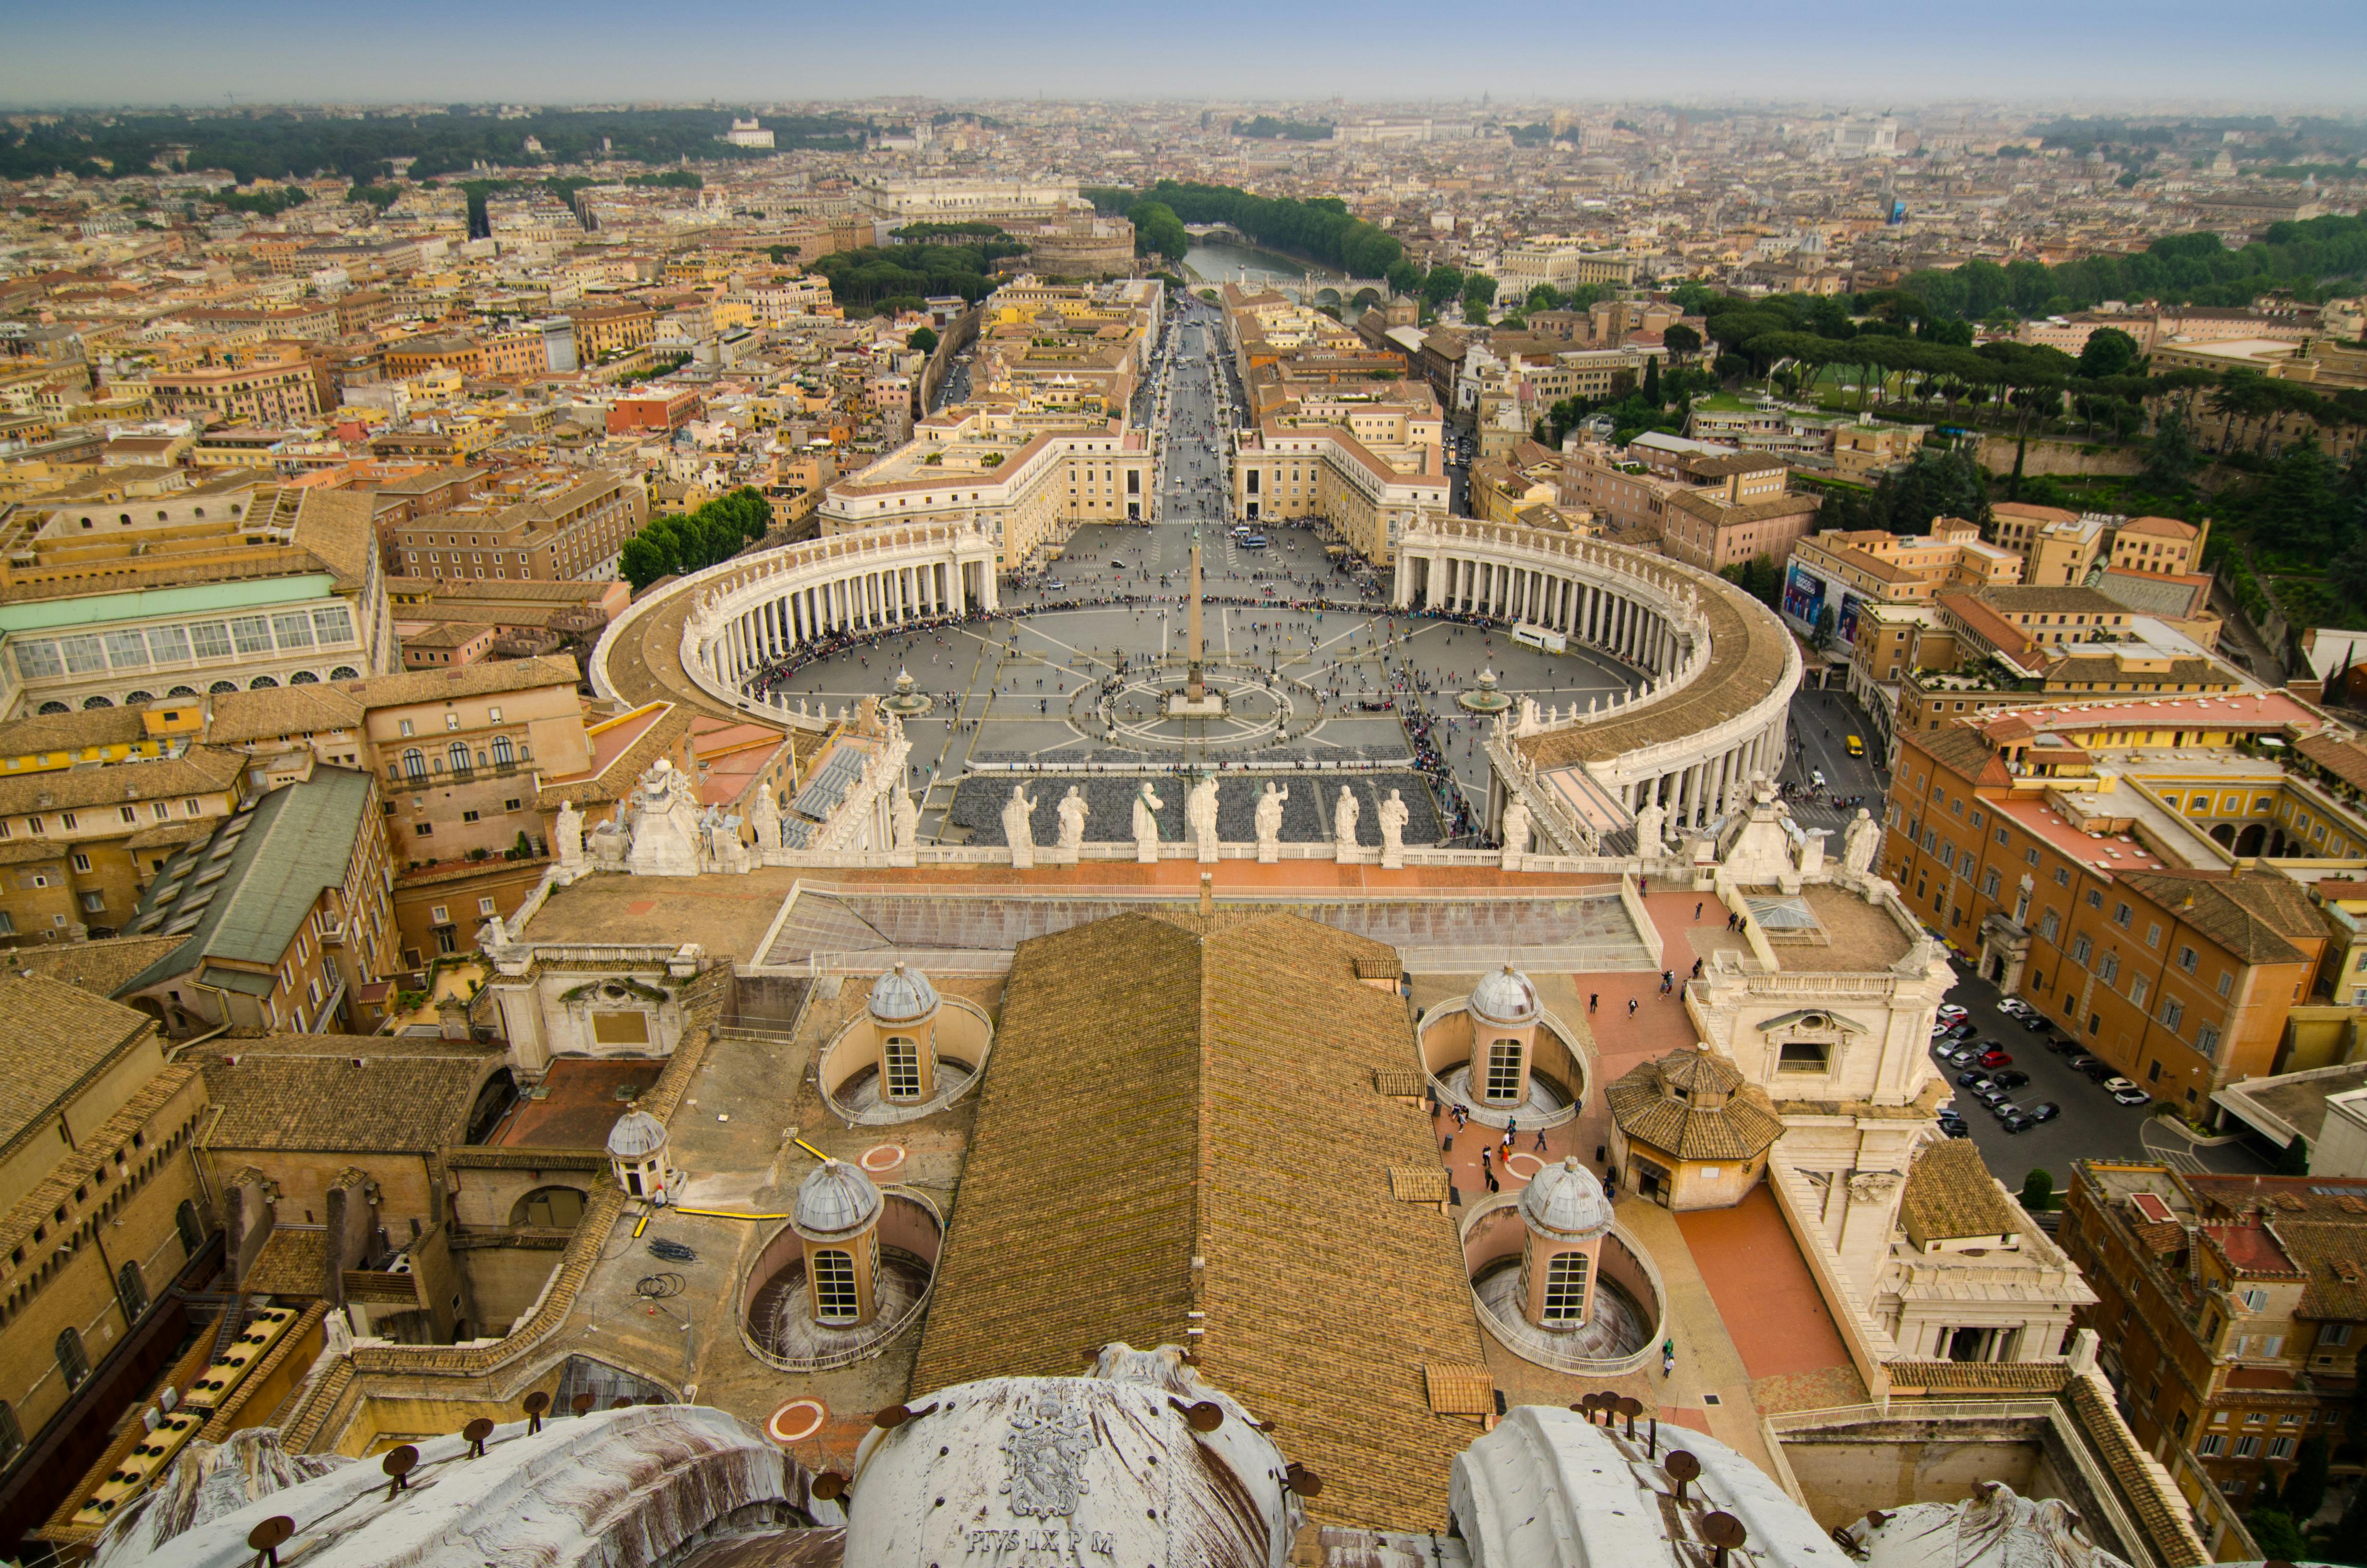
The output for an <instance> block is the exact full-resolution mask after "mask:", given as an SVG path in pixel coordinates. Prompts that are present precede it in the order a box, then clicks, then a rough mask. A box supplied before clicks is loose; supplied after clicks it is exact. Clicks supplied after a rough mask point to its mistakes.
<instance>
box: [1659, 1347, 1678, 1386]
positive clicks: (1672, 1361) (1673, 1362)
mask: <svg viewBox="0 0 2367 1568" xmlns="http://www.w3.org/2000/svg"><path fill="white" fill-rule="evenodd" d="M1676 1369H1677V1342H1676V1340H1675V1339H1673V1338H1670V1339H1664V1340H1662V1341H1660V1376H1661V1377H1662V1378H1667V1377H1669V1376H1670V1374H1672V1373H1673V1372H1675V1371H1676Z"/></svg>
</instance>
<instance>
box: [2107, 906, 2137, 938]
mask: <svg viewBox="0 0 2367 1568" xmlns="http://www.w3.org/2000/svg"><path fill="white" fill-rule="evenodd" d="M2135 914H2136V911H2135V910H2134V909H2131V908H2130V907H2129V906H2128V905H2127V904H2125V903H2116V904H2114V905H2113V906H2112V924H2113V925H2115V926H2119V927H2120V928H2121V929H2122V930H2124V931H2125V930H2127V929H2128V928H2129V920H2130V918H2131V917H2132V916H2133V915H2135Z"/></svg>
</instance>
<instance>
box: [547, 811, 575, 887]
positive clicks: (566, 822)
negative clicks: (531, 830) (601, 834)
mask: <svg viewBox="0 0 2367 1568" xmlns="http://www.w3.org/2000/svg"><path fill="white" fill-rule="evenodd" d="M550 842H551V846H552V847H553V848H554V849H556V850H557V851H558V852H559V864H560V868H561V869H562V870H569V871H572V870H574V869H576V868H577V867H579V866H581V865H583V812H579V811H577V810H576V809H575V804H574V802H573V801H560V802H559V815H558V816H557V817H556V818H554V819H552V822H551V826H550Z"/></svg>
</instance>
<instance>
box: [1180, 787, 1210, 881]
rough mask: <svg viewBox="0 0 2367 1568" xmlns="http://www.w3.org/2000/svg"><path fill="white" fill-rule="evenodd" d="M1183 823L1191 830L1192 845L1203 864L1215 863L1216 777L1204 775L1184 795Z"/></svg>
mask: <svg viewBox="0 0 2367 1568" xmlns="http://www.w3.org/2000/svg"><path fill="white" fill-rule="evenodd" d="M1183 822H1184V825H1185V826H1187V827H1189V828H1190V829H1191V830H1192V847H1193V849H1194V851H1195V855H1196V857H1197V858H1198V859H1199V862H1200V864H1202V865H1204V866H1213V865H1215V864H1216V863H1217V777H1216V775H1215V774H1213V773H1212V774H1208V775H1206V776H1204V777H1203V778H1201V779H1200V781H1199V782H1198V783H1196V784H1195V785H1193V786H1192V788H1191V790H1190V791H1189V792H1188V793H1186V794H1185V795H1184V797H1183Z"/></svg>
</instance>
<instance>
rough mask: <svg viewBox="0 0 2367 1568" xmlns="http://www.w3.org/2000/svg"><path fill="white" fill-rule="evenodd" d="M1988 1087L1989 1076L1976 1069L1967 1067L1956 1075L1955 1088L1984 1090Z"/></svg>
mask: <svg viewBox="0 0 2367 1568" xmlns="http://www.w3.org/2000/svg"><path fill="white" fill-rule="evenodd" d="M1988 1086H1989V1075H1988V1074H1987V1073H1984V1072H1982V1071H1981V1070H1980V1069H1979V1068H1977V1067H1967V1068H1965V1070H1964V1071H1963V1072H1961V1073H1959V1074H1956V1087H1958V1088H1960V1089H1986V1088H1988Z"/></svg>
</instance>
